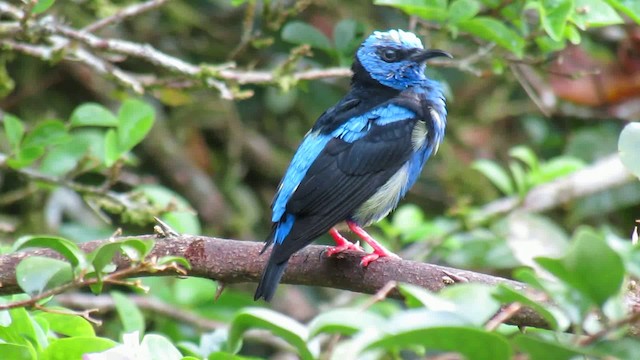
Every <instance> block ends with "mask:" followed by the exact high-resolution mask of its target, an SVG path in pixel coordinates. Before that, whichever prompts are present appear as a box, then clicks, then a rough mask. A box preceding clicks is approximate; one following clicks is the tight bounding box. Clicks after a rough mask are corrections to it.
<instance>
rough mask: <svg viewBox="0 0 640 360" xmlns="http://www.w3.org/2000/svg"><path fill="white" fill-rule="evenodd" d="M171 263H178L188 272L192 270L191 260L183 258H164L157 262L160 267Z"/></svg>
mask: <svg viewBox="0 0 640 360" xmlns="http://www.w3.org/2000/svg"><path fill="white" fill-rule="evenodd" d="M171 263H176V264H177V265H179V266H182V267H183V268H185V269H187V270H190V269H191V264H190V263H189V260H187V259H185V258H183V257H181V256H163V257H161V258H159V259H158V260H157V261H156V264H158V265H168V264H171Z"/></svg>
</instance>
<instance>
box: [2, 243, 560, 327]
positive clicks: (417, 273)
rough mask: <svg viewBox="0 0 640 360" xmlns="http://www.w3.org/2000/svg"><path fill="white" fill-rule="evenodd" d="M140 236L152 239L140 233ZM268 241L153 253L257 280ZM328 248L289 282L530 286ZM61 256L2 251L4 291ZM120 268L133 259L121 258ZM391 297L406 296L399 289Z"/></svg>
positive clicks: (198, 269) (233, 279)
mask: <svg viewBox="0 0 640 360" xmlns="http://www.w3.org/2000/svg"><path fill="white" fill-rule="evenodd" d="M136 238H138V239H141V238H152V236H137V237H136ZM105 241H109V240H98V241H93V242H88V243H84V244H81V245H80V246H81V248H82V249H83V250H84V251H92V250H93V249H95V248H96V247H97V246H99V245H100V244H103V243H104V242H105ZM261 248H262V244H260V243H257V242H247V241H235V240H224V239H218V238H210V237H203V236H191V235H182V236H175V237H171V238H164V239H158V240H157V241H156V246H155V248H154V249H153V251H152V253H151V256H158V257H162V256H167V255H175V256H181V257H184V258H186V259H187V260H188V261H189V262H190V263H191V267H192V268H191V270H189V271H188V272H187V275H189V276H197V277H203V278H210V279H214V280H218V281H221V282H223V283H225V284H232V283H242V282H257V281H258V280H259V279H260V274H261V272H262V270H263V268H264V265H265V262H266V260H267V254H264V255H262V256H260V255H259V253H260V249H261ZM325 250H326V247H324V246H308V247H306V248H305V249H303V250H302V251H300V252H298V253H296V254H295V255H294V256H293V257H292V258H291V261H290V262H289V266H288V269H287V271H286V273H285V275H284V277H283V279H282V282H283V283H286V284H296V285H310V286H322V287H330V288H336V289H343V290H349V291H355V292H361V293H367V294H375V293H376V292H377V291H379V290H380V289H381V288H383V287H384V286H385V285H386V284H387V283H389V282H390V281H396V282H402V283H409V284H414V285H418V286H421V287H424V288H427V289H429V290H431V291H439V290H441V289H443V288H444V287H446V286H447V285H450V284H451V283H452V282H455V280H454V281H452V277H451V275H452V274H453V275H455V278H456V279H464V281H465V282H466V281H469V282H476V283H483V284H490V285H495V284H507V285H509V286H511V287H513V288H514V289H516V290H518V291H526V290H527V287H526V285H524V284H522V283H518V282H516V281H512V280H507V279H504V278H499V277H495V276H490V275H485V274H480V273H476V272H472V271H466V270H459V269H453V268H448V267H444V266H438V265H431V264H426V263H420V262H415V261H410V260H395V259H382V260H379V261H376V262H374V263H372V264H371V265H369V266H368V267H366V268H363V267H362V266H360V258H361V256H362V255H361V254H359V253H356V252H345V253H341V254H339V255H337V256H335V257H331V258H328V257H327V256H325V253H324V252H325ZM34 255H38V256H56V254H55V253H53V252H52V251H50V250H47V249H37V250H32V251H25V252H17V253H12V254H8V255H3V256H0V295H9V294H15V293H19V292H20V288H19V287H18V284H17V282H16V274H15V269H16V266H17V265H18V263H19V262H20V261H21V260H22V259H24V258H25V257H27V256H34ZM116 265H117V266H118V268H119V269H123V268H126V267H128V266H130V265H131V264H130V263H129V262H128V261H127V260H126V259H124V258H123V257H119V258H118V259H117V260H116ZM175 274H176V273H175V271H174V270H167V271H158V272H155V273H152V274H140V273H136V276H147V275H148V276H172V275H175ZM389 296H390V297H394V298H400V297H401V295H400V293H399V292H398V291H397V290H395V289H394V290H392V291H391V292H390V293H389ZM510 323H512V324H515V325H519V326H533V327H547V326H548V325H547V324H546V322H545V321H544V319H543V318H542V317H541V316H539V315H538V314H537V313H535V312H533V311H532V310H530V309H523V310H521V311H519V312H518V313H517V314H515V315H514V316H513V317H512V318H511V320H510Z"/></svg>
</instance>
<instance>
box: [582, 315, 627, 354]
mask: <svg viewBox="0 0 640 360" xmlns="http://www.w3.org/2000/svg"><path fill="white" fill-rule="evenodd" d="M638 321H640V311H639V312H635V313H633V314H631V315H629V316H628V317H626V318H623V319H620V320H618V321H614V322H612V323H611V324H609V325H608V326H606V327H605V328H604V329H602V330H600V331H598V332H596V333H594V334H591V335H589V336H585V337H583V338H582V339H580V341H579V342H578V344H579V345H581V346H587V345H591V344H593V343H594V342H596V341H598V340H600V339H602V338H603V337H605V336H606V335H607V334H608V333H610V332H611V331H614V330H616V329H619V328H621V327H623V326H627V325H631V324H633V323H636V322H638Z"/></svg>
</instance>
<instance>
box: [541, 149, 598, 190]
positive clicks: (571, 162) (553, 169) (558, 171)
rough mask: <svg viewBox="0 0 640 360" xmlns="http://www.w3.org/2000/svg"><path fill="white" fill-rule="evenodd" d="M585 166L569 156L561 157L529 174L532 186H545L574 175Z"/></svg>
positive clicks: (580, 161) (582, 162)
mask: <svg viewBox="0 0 640 360" xmlns="http://www.w3.org/2000/svg"><path fill="white" fill-rule="evenodd" d="M585 166H586V164H585V162H584V161H582V160H580V159H577V158H572V157H569V156H560V157H557V158H554V159H551V160H549V161H547V162H545V163H543V164H541V165H540V168H539V169H538V170H537V171H535V172H531V173H530V174H529V175H530V184H531V185H534V186H535V185H539V184H545V183H548V182H550V181H553V180H555V179H558V178H561V177H565V176H567V175H569V174H572V173H574V172H576V171H578V170H580V169H582V168H584V167H585Z"/></svg>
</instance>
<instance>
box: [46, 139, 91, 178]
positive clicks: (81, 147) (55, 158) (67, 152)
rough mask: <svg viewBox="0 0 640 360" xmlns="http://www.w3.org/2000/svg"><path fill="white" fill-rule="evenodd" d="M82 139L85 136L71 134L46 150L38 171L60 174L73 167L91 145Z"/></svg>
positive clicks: (67, 171)
mask: <svg viewBox="0 0 640 360" xmlns="http://www.w3.org/2000/svg"><path fill="white" fill-rule="evenodd" d="M84 140H85V138H83V137H79V136H76V134H73V135H71V140H70V141H69V142H66V143H64V144H61V145H58V146H55V147H54V148H53V149H51V150H49V151H47V152H46V154H45V155H44V158H42V161H41V162H40V171H41V172H43V173H45V174H49V175H53V176H61V175H64V174H67V173H69V172H70V171H71V170H73V169H75V168H76V167H77V166H78V163H79V161H80V159H82V158H83V157H84V156H85V155H86V154H87V153H88V152H89V149H90V146H91V145H90V144H89V143H88V142H86V141H84ZM101 160H102V159H101Z"/></svg>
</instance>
